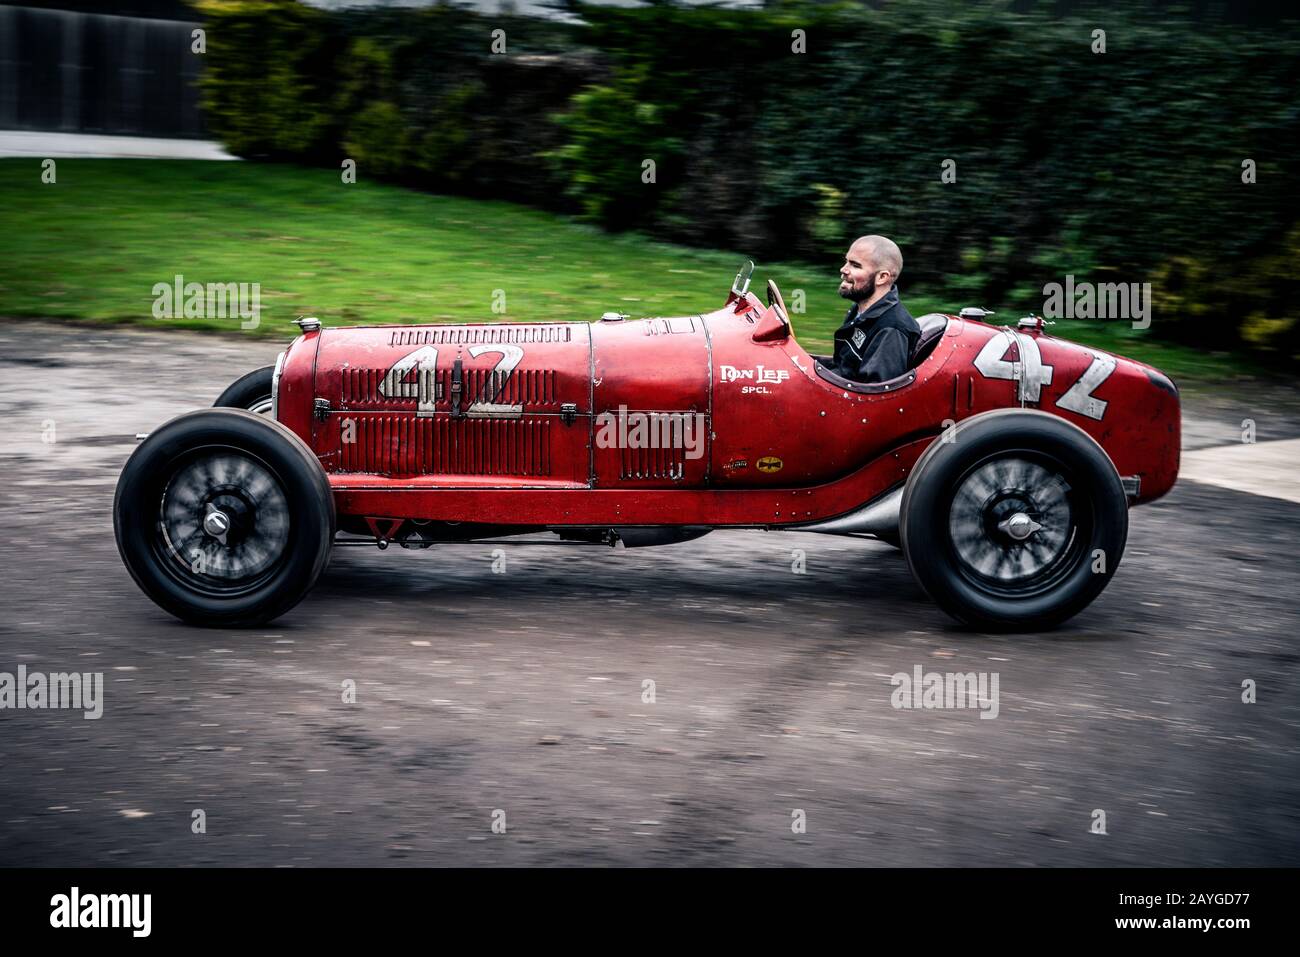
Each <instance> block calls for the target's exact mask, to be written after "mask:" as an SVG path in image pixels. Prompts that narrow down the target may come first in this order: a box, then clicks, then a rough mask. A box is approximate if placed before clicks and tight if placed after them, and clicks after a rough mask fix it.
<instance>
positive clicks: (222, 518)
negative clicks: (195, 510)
mask: <svg viewBox="0 0 1300 957" xmlns="http://www.w3.org/2000/svg"><path fill="white" fill-rule="evenodd" d="M203 530H204V531H205V532H207V533H208V534H209V535H211V536H212V537H213V538H215V539H218V540H219V541H222V542H224V541H225V538H226V533H227V532H229V531H230V519H229V518H228V517H227V516H226V513H225V512H221V511H218V510H217V509H215V508H214V509H213V510H212V511H210V512H208V514H207V515H205V516H203Z"/></svg>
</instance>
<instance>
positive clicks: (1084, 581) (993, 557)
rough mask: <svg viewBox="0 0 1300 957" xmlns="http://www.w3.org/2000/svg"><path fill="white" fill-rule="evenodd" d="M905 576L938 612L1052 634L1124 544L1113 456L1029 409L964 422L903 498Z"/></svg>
mask: <svg viewBox="0 0 1300 957" xmlns="http://www.w3.org/2000/svg"><path fill="white" fill-rule="evenodd" d="M901 511H902V514H901V526H900V527H901V530H902V544H903V551H904V554H905V555H906V556H907V562H908V565H909V567H910V568H911V569H912V574H913V575H914V576H915V578H916V580H917V581H918V582H919V583H920V584H921V587H923V588H924V589H925V590H926V592H927V593H929V595H930V596H931V597H932V598H933V599H934V600H935V601H936V602H937V603H938V604H939V606H940V607H942V608H943V609H944V610H945V611H947V612H948V613H949V614H951V615H952V616H953V617H955V618H957V619H958V620H960V621H963V622H966V623H968V624H971V625H974V626H976V627H981V628H988V629H994V630H1025V629H1033V628H1050V627H1052V626H1054V625H1057V624H1059V623H1060V622H1063V621H1065V620H1066V619H1068V618H1070V617H1072V616H1074V615H1076V614H1078V612H1080V611H1081V610H1082V609H1083V608H1085V607H1086V606H1087V605H1088V604H1089V603H1090V602H1091V601H1092V600H1093V599H1095V598H1096V597H1097V596H1098V595H1099V594H1100V593H1101V591H1102V589H1104V588H1105V587H1106V584H1107V583H1108V582H1109V581H1110V578H1111V575H1113V574H1114V572H1115V568H1116V566H1118V565H1119V561H1120V558H1121V556H1122V555H1123V553H1124V545H1125V541H1126V539H1127V537H1128V500H1127V498H1126V497H1125V494H1124V488H1123V485H1122V484H1121V482H1120V478H1119V474H1118V473H1117V472H1116V470H1115V466H1114V464H1112V462H1111V460H1110V457H1109V456H1108V455H1107V454H1106V452H1105V451H1104V450H1103V449H1102V448H1101V446H1099V445H1098V444H1097V443H1096V442H1095V441H1094V440H1093V439H1092V437H1091V436H1089V435H1088V434H1087V433H1086V432H1084V431H1083V430H1082V429H1080V428H1078V427H1077V426H1074V425H1072V424H1070V423H1069V422H1066V421H1065V420H1063V419H1060V418H1058V417H1056V416H1052V415H1049V414H1047V413H1044V412H1038V411H1035V410H1032V409H1007V410H1002V411H998V412H991V413H987V414H985V415H980V416H976V417H973V418H971V419H967V420H965V421H963V422H961V423H959V424H958V425H957V426H956V427H955V428H954V429H952V430H950V432H949V433H947V434H946V435H945V436H943V437H941V438H939V439H936V440H935V442H934V444H933V445H931V446H930V448H929V449H927V450H926V452H925V454H924V455H923V456H922V457H921V459H920V461H918V462H917V464H916V468H915V469H914V470H913V472H912V475H911V476H910V478H909V479H908V483H907V487H906V489H905V491H904V493H903V502H902V509H901Z"/></svg>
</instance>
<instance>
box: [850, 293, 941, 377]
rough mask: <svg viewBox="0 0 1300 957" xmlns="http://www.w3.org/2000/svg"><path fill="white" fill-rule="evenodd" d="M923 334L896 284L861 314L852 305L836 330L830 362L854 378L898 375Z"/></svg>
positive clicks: (910, 357) (855, 305) (905, 369)
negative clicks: (899, 298)
mask: <svg viewBox="0 0 1300 957" xmlns="http://www.w3.org/2000/svg"><path fill="white" fill-rule="evenodd" d="M920 336H921V327H920V326H918V325H917V324H916V320H915V319H913V318H912V314H911V313H910V312H908V311H907V309H906V308H905V307H904V306H903V304H902V303H901V302H899V300H898V287H897V286H893V287H891V288H890V290H889V292H887V293H885V295H883V296H881V297H880V299H878V300H876V301H875V302H874V303H872V304H871V308H870V309H868V310H867V311H866V312H864V313H862V315H858V306H857V303H854V304H853V306H852V307H850V309H849V312H848V315H846V316H845V317H844V323H843V324H842V325H841V326H840V327H839V329H837V330H836V331H835V354H834V355H833V356H832V357H831V361H830V362H829V363H828V365H829V366H830V367H831V369H833V370H834V371H835V372H837V373H838V374H839V375H842V376H843V377H844V378H846V379H852V380H853V381H855V382H884V381H886V380H887V379H895V378H897V377H898V376H900V375H902V374H903V373H904V372H906V371H907V369H908V366H909V364H910V362H911V359H912V350H914V349H915V348H916V342H917V340H918V339H919V338H920Z"/></svg>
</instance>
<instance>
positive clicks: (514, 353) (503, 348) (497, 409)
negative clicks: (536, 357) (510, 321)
mask: <svg viewBox="0 0 1300 957" xmlns="http://www.w3.org/2000/svg"><path fill="white" fill-rule="evenodd" d="M485 352H499V353H501V359H500V360H499V361H498V362H497V364H496V365H495V366H494V367H493V369H492V371H491V372H489V373H488V374H487V381H486V382H484V383H483V391H482V392H481V393H479V397H478V398H477V399H475V400H474V401H473V402H472V403H471V404H470V407H469V408H468V409H466V410H465V414H466V415H468V416H470V417H471V418H492V417H497V416H517V415H521V414H523V411H524V407H523V406H522V405H501V404H498V403H497V401H496V398H497V394H498V393H499V392H500V391H501V390H502V389H504V388H505V384H506V382H508V381H509V379H510V373H512V372H514V371H515V366H517V365H519V361H520V360H521V359H523V357H524V350H523V349H521V348H519V347H518V346H511V345H483V346H470V347H469V354H470V355H471V356H473V357H474V358H475V359H477V358H478V357H479V356H481V355H482V354H483V353H485Z"/></svg>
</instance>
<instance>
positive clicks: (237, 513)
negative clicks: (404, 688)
mask: <svg viewBox="0 0 1300 957" xmlns="http://www.w3.org/2000/svg"><path fill="white" fill-rule="evenodd" d="M158 530H159V535H160V542H159V545H160V547H161V549H162V550H163V552H164V554H165V555H166V556H167V557H168V558H170V560H171V561H170V563H169V565H168V568H169V569H170V570H171V571H172V573H173V574H175V575H178V576H180V577H182V578H183V579H185V580H186V583H187V584H189V585H190V587H194V588H199V589H202V590H205V591H211V592H232V591H233V592H238V591H243V590H247V589H249V588H252V587H256V585H257V583H258V582H259V581H260V580H261V579H262V578H263V577H265V576H266V575H267V574H268V573H269V572H271V571H273V569H274V567H275V564H276V562H277V561H279V560H280V559H281V558H282V557H283V555H284V551H285V548H286V546H287V545H288V543H289V531H290V520H289V504H288V500H287V499H286V498H285V494H284V489H283V488H282V487H281V485H280V483H279V481H278V480H277V478H276V477H275V475H274V474H273V473H272V472H271V471H270V469H268V468H267V466H266V465H265V464H264V463H262V462H260V461H258V460H257V459H255V458H252V457H250V456H248V455H246V454H244V453H242V452H239V451H237V450H234V449H205V450H202V451H200V452H198V453H195V454H193V455H190V456H187V457H186V458H185V459H184V460H183V461H182V462H181V463H180V464H179V465H178V466H177V468H176V469H175V471H174V472H173V474H172V476H171V479H170V481H169V482H168V483H167V485H166V487H165V488H164V490H163V494H162V501H161V502H160V505H159V517H158Z"/></svg>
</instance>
